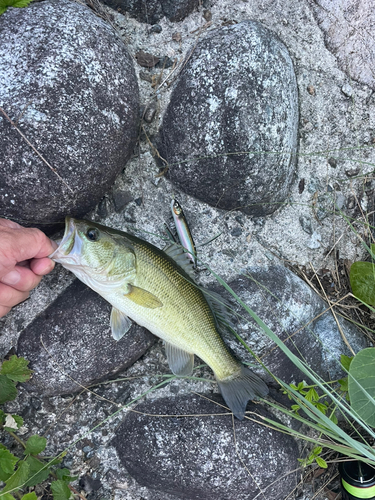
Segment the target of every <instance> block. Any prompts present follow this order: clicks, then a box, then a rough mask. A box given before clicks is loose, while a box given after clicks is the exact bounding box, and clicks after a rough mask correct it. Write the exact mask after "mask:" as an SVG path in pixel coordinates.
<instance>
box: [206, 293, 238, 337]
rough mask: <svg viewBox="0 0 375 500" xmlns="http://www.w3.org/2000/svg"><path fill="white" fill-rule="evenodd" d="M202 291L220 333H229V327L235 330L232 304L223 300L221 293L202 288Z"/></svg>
mask: <svg viewBox="0 0 375 500" xmlns="http://www.w3.org/2000/svg"><path fill="white" fill-rule="evenodd" d="M200 290H201V291H202V292H203V295H204V296H205V298H206V300H207V302H208V305H209V306H210V309H211V311H212V314H213V315H214V318H215V321H216V326H217V328H218V330H219V332H220V333H222V332H223V331H227V330H228V326H229V327H231V328H234V325H233V314H232V313H231V305H230V303H229V302H228V301H227V300H225V299H223V297H222V296H221V295H220V294H219V293H216V292H213V291H212V290H208V289H207V288H202V287H200Z"/></svg>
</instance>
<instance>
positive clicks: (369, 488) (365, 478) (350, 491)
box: [339, 460, 375, 500]
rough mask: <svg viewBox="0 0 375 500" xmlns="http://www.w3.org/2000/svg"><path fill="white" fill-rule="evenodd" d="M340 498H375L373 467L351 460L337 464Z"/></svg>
mask: <svg viewBox="0 0 375 500" xmlns="http://www.w3.org/2000/svg"><path fill="white" fill-rule="evenodd" d="M339 472H340V474H341V489H342V500H358V499H367V500H371V499H373V500H375V469H374V468H373V467H371V466H370V465H368V464H366V463H364V462H360V461H358V460H353V461H350V462H341V463H340V464H339Z"/></svg>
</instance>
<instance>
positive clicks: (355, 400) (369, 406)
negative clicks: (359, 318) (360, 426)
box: [348, 347, 375, 427]
mask: <svg viewBox="0 0 375 500" xmlns="http://www.w3.org/2000/svg"><path fill="white" fill-rule="evenodd" d="M348 386H349V396H350V402H351V406H352V408H353V409H354V410H355V411H356V412H357V413H358V415H359V416H360V417H361V418H362V419H363V420H364V421H365V422H366V423H367V424H368V425H370V426H371V427H375V404H374V400H375V347H368V348H367V349H363V350H362V351H359V353H358V354H357V355H356V356H355V357H354V359H353V361H352V363H351V365H350V370H349V384H348ZM363 390H365V391H366V392H367V394H365V393H364V392H363Z"/></svg>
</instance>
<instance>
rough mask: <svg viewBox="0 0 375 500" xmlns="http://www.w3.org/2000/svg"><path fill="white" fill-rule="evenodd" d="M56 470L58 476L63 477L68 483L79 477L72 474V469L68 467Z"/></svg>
mask: <svg viewBox="0 0 375 500" xmlns="http://www.w3.org/2000/svg"><path fill="white" fill-rule="evenodd" d="M55 472H56V476H57V477H58V479H62V480H63V481H65V482H68V483H70V482H71V481H75V480H76V479H78V476H71V475H70V470H69V469H67V468H63V469H57V470H56V471H55Z"/></svg>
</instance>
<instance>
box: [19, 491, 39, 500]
mask: <svg viewBox="0 0 375 500" xmlns="http://www.w3.org/2000/svg"><path fill="white" fill-rule="evenodd" d="M21 500H38V497H37V496H36V493H35V491H32V492H31V493H26V495H23V497H22V498H21Z"/></svg>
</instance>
